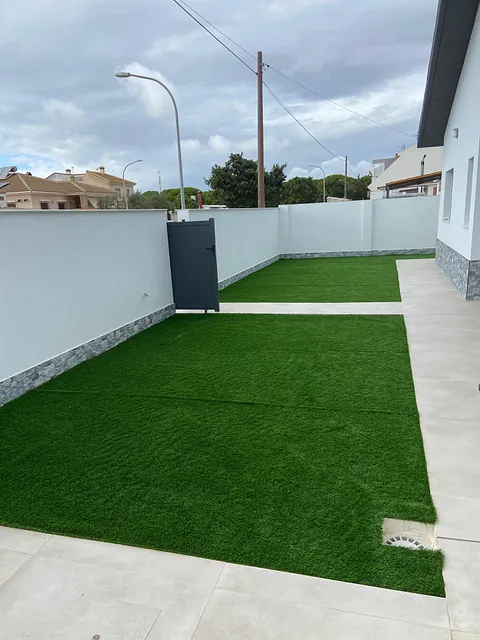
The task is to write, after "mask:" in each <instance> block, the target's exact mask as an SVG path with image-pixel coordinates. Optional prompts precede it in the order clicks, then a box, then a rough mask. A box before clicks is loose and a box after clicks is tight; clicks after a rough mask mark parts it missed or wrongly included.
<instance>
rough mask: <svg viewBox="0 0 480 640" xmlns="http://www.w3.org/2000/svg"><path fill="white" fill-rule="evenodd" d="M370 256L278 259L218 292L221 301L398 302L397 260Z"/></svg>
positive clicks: (420, 256) (390, 257)
mask: <svg viewBox="0 0 480 640" xmlns="http://www.w3.org/2000/svg"><path fill="white" fill-rule="evenodd" d="M412 258H421V259H425V258H433V256H430V255H418V256H369V257H365V258H312V259H299V260H279V261H278V262H275V263H274V264H272V265H270V266H269V267H266V268H265V269H262V270H261V271H257V272H256V273H253V274H252V275H250V276H248V277H247V278H244V279H243V280H240V281H239V282H236V283H235V284H232V285H230V286H229V287H227V288H226V289H223V291H221V292H220V301H221V302H399V301H400V300H401V298H400V289H399V287H398V276H397V267H396V264H395V262H396V260H402V259H412Z"/></svg>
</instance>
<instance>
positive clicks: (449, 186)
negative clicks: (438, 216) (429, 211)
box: [443, 169, 453, 222]
mask: <svg viewBox="0 0 480 640" xmlns="http://www.w3.org/2000/svg"><path fill="white" fill-rule="evenodd" d="M452 201H453V169H450V170H449V171H447V172H446V174H445V197H444V200H443V219H444V220H445V221H447V222H450V218H451V216H452Z"/></svg>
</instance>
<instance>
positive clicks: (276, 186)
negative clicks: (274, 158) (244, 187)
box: [257, 164, 287, 207]
mask: <svg viewBox="0 0 480 640" xmlns="http://www.w3.org/2000/svg"><path fill="white" fill-rule="evenodd" d="M286 166H287V165H286V164H274V165H273V167H272V170H271V171H266V172H265V206H267V207H278V205H279V204H280V202H281V201H282V191H283V185H284V184H285V180H286V179H287V176H286V175H285V167H286ZM257 189H258V180H257ZM257 202H258V198H257Z"/></svg>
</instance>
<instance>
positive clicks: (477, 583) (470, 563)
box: [439, 539, 480, 634]
mask: <svg viewBox="0 0 480 640" xmlns="http://www.w3.org/2000/svg"><path fill="white" fill-rule="evenodd" d="M439 545H440V547H441V549H443V551H444V552H445V568H444V576H445V587H446V593H447V607H448V611H449V615H450V624H451V627H452V629H454V630H455V631H466V632H469V633H478V634H480V544H479V543H477V542H459V541H457V540H445V539H441V540H439Z"/></svg>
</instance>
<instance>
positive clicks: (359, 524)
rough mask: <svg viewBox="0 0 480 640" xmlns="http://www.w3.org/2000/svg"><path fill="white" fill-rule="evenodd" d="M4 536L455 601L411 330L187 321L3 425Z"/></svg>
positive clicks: (132, 343) (395, 323)
mask: <svg viewBox="0 0 480 640" xmlns="http://www.w3.org/2000/svg"><path fill="white" fill-rule="evenodd" d="M0 429H1V438H2V446H1V447H0V469H1V492H0V521H1V524H4V525H10V526H15V527H23V528H32V529H37V530H42V531H47V532H53V533H59V534H66V535H72V536H81V537H86V538H94V539H98V540H107V541H111V542H120V543H124V544H130V545H138V546H142V547H151V548H154V549H162V550H166V551H174V552H178V553H186V554H191V555H197V556H202V557H207V558H216V559H219V560H225V561H229V562H234V563H241V564H247V565H254V566H260V567H268V568H271V569H278V570H283V571H291V572H295V573H303V574H309V575H314V576H322V577H324V578H331V579H335V580H346V581H350V582H357V583H363V584H368V585H375V586H380V587H387V588H391V589H401V590H406V591H413V592H420V593H426V594H432V595H443V593H444V591H443V580H442V561H443V558H442V555H441V553H440V552H429V551H410V550H408V549H400V548H390V547H386V546H384V545H382V544H381V525H382V520H383V518H384V517H393V518H401V519H409V520H419V521H423V522H434V521H435V517H436V516H435V510H434V507H433V504H432V499H431V496H430V491H429V486H428V479H427V472H426V466H425V459H424V453H423V444H422V438H421V433H420V428H419V421H418V414H417V410H416V404H415V394H414V388H413V382H412V377H411V372H410V362H409V355H408V348H407V341H406V335H405V327H404V323H403V319H402V318H401V317H400V316H388V317H387V316H376V317H371V316H356V317H355V316H316V317H312V316H244V315H242V316H235V315H224V316H212V315H208V316H203V315H193V316H187V315H185V316H177V317H174V318H172V319H170V320H167V321H166V322H164V323H162V324H160V325H158V326H156V327H153V328H151V329H149V330H148V331H145V332H143V333H141V334H139V335H137V336H135V337H134V338H132V339H130V340H129V341H128V342H126V343H124V344H122V345H120V346H119V347H117V348H115V349H113V350H111V351H109V352H107V353H105V354H103V355H101V356H99V357H97V358H95V359H92V360H89V361H88V362H86V363H84V364H82V365H80V366H78V367H76V368H74V369H72V370H71V371H69V372H67V373H65V374H64V375H62V376H60V377H59V378H56V379H55V380H52V381H51V382H49V383H47V384H45V385H44V386H42V387H40V388H39V389H37V390H35V391H33V392H31V393H29V394H27V395H25V396H23V397H21V398H19V399H18V400H16V401H14V402H11V403H9V404H7V405H5V406H4V407H3V408H2V409H0Z"/></svg>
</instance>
